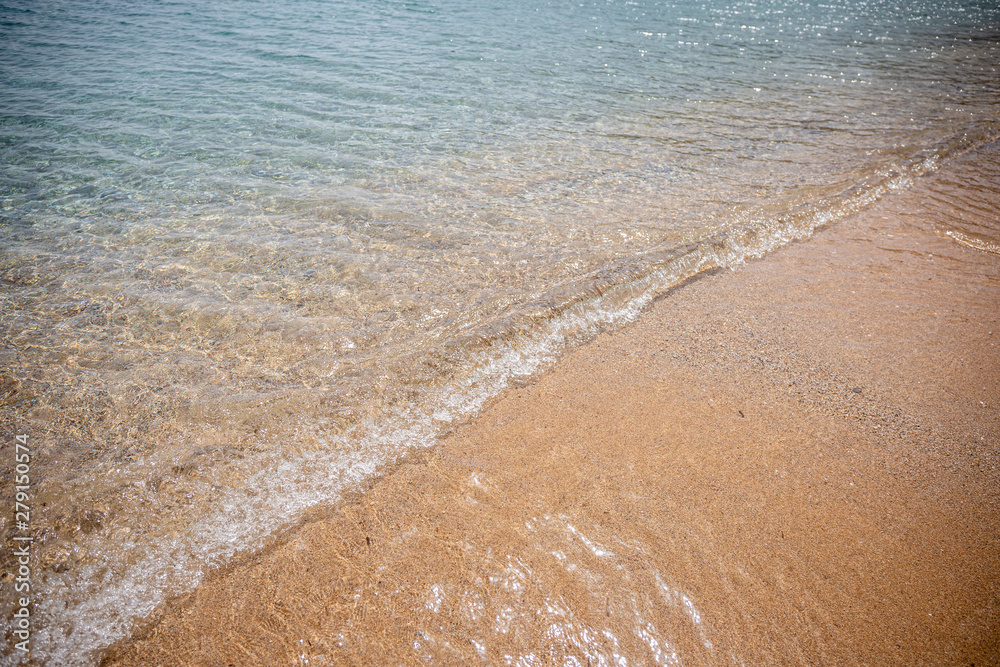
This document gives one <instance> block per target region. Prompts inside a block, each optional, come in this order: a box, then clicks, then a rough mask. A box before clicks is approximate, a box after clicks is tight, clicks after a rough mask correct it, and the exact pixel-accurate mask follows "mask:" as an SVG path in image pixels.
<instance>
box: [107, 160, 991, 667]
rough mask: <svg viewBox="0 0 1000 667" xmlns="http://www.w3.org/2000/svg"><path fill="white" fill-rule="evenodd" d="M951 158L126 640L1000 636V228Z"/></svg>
mask: <svg viewBox="0 0 1000 667" xmlns="http://www.w3.org/2000/svg"><path fill="white" fill-rule="evenodd" d="M996 154H997V152H996V151H994V152H993V153H991V155H993V156H994V157H995V155H996ZM968 159H969V160H972V159H982V155H980V156H979V157H978V158H977V157H976V156H972V157H969V158H968ZM991 159H992V158H991ZM934 178H936V176H933V175H932V176H930V177H927V179H934ZM927 179H925V180H927ZM926 186H927V183H918V184H917V186H916V187H914V188H913V189H911V190H909V191H907V192H903V193H899V194H895V195H891V196H889V197H887V198H886V199H884V200H883V201H881V202H879V203H878V204H876V205H875V206H873V207H872V208H870V209H868V210H866V211H864V212H863V213H861V214H859V215H856V216H854V217H853V218H851V219H849V220H847V221H845V222H842V223H840V224H838V225H836V226H834V227H832V228H830V229H827V230H825V231H822V232H820V233H819V234H817V235H816V236H815V237H814V238H812V239H810V240H809V241H808V242H805V243H796V244H793V245H792V246H789V247H786V248H784V249H782V250H780V251H778V252H776V253H774V254H772V255H771V256H769V257H767V258H765V259H763V260H760V261H757V262H754V263H751V264H749V265H747V266H745V267H743V268H741V269H739V270H737V271H726V272H718V273H715V274H713V275H709V276H706V277H704V278H702V279H700V280H696V281H694V282H692V283H690V284H688V285H685V286H682V287H680V288H678V289H676V290H674V291H673V292H672V293H671V294H669V295H668V296H667V298H663V299H661V300H659V301H658V302H657V303H656V304H654V306H653V307H652V308H650V310H649V311H648V312H647V313H646V314H645V315H644V316H643V317H642V318H641V319H640V321H639V322H637V323H636V324H634V325H631V326H629V327H627V328H625V329H622V330H619V331H616V332H612V333H609V334H604V335H601V336H599V337H598V338H596V339H595V340H593V341H592V342H591V343H590V344H588V345H585V346H583V347H581V348H579V349H576V350H574V351H572V352H571V353H569V354H567V355H566V356H565V357H564V358H563V359H562V360H561V361H560V363H559V364H558V365H557V366H556V368H555V369H554V370H552V371H550V372H548V373H547V374H545V375H543V376H542V377H540V378H539V379H537V381H536V382H534V383H532V384H530V385H528V386H523V387H519V388H516V389H512V390H510V391H509V392H507V393H506V394H505V395H504V396H502V397H501V398H500V399H499V400H497V401H495V402H494V403H493V404H492V405H491V406H489V407H488V409H486V410H485V411H484V412H483V413H482V414H481V415H479V416H478V417H477V418H476V419H475V420H474V421H473V422H471V423H469V424H465V425H462V426H460V427H458V428H456V429H455V430H454V432H452V433H451V434H450V435H448V436H447V437H446V438H444V439H443V440H442V441H441V442H440V443H439V444H438V446H436V447H435V448H434V449H433V450H430V451H426V452H421V453H417V454H414V455H413V456H412V457H411V458H410V459H409V460H407V461H404V462H402V463H401V464H399V465H397V466H395V467H393V468H392V469H391V470H387V471H385V473H384V474H383V475H382V476H381V477H380V478H379V479H378V480H375V481H373V482H372V485H371V488H369V489H367V490H366V491H365V492H364V493H359V494H358V495H356V496H355V497H354V498H352V499H351V500H349V501H348V502H346V503H344V504H343V505H341V506H338V507H334V508H330V509H327V510H324V511H323V512H322V513H321V512H319V511H317V512H315V513H313V515H311V516H310V517H309V519H308V520H306V521H304V522H302V524H300V525H299V526H297V527H295V528H294V529H292V530H290V531H289V532H287V533H286V534H285V535H283V536H282V537H281V538H279V539H276V540H275V542H274V544H272V546H271V547H269V548H268V549H266V550H265V551H263V552H262V553H258V554H254V555H251V556H247V557H245V558H243V559H242V560H240V561H238V562H235V563H232V564H230V566H229V567H228V568H227V569H225V570H222V571H218V572H215V573H213V574H212V575H210V576H209V577H208V578H207V580H206V581H205V582H204V583H203V584H202V585H201V586H200V587H199V588H198V589H197V590H195V591H194V592H193V593H191V594H190V595H188V596H185V597H183V598H180V599H176V600H173V601H171V602H170V603H169V604H168V605H166V606H165V608H163V609H161V610H160V612H158V614H157V615H156V616H155V617H154V618H151V619H148V620H147V622H146V623H145V624H144V626H143V627H142V628H141V629H139V630H138V631H137V632H136V634H135V636H134V637H133V638H132V639H131V640H130V641H128V642H123V643H120V644H118V645H116V646H114V647H113V648H112V649H110V650H109V651H108V653H107V655H106V656H105V662H106V663H107V664H114V665H149V664H157V665H182V664H183V665H230V664H231V665H297V664H310V665H323V664H357V665H389V664H418V663H420V664H456V665H459V664H524V665H529V664H530V665H548V664H560V665H562V664H577V665H586V664H591V665H597V664H614V662H615V660H616V659H624V660H626V661H627V663H628V664H691V665H715V664H718V665H722V664H726V665H732V664H746V665H770V664H837V665H841V664H846V665H850V664H876V665H916V664H954V665H970V664H975V665H987V664H998V663H1000V257H997V256H996V255H993V254H991V253H986V252H981V251H979V250H977V249H976V248H975V247H970V246H968V245H961V244H959V243H956V242H955V241H954V240H953V239H952V238H951V237H949V236H948V235H947V234H946V233H944V232H943V231H941V230H940V229H938V228H935V225H934V223H933V221H927V220H923V221H921V220H920V216H919V215H918V214H919V212H920V210H922V209H921V207H922V206H924V204H925V203H926V202H925V201H924V199H926V198H927V197H929V196H930V195H928V190H927V187H926ZM984 196H986V201H985V204H984V206H983V207H982V211H983V215H984V216H986V217H987V218H989V216H991V215H992V216H993V218H990V219H989V220H986V222H989V223H990V224H995V223H997V220H996V218H997V215H998V214H997V211H1000V198H998V197H997V196H996V192H993V193H992V195H990V194H989V193H987V194H986V195H984ZM990 197H992V198H990ZM922 198H923V199H922ZM994 229H1000V224H995V226H994Z"/></svg>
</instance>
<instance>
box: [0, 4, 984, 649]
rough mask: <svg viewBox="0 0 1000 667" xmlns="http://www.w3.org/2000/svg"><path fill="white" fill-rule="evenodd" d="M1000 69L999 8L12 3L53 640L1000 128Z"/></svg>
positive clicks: (7, 118) (12, 85)
mask: <svg viewBox="0 0 1000 667" xmlns="http://www.w3.org/2000/svg"><path fill="white" fill-rule="evenodd" d="M998 63H1000V10H998V8H997V6H996V4H995V3H994V2H985V1H967V0H955V1H952V2H929V1H924V0H918V1H917V2H906V3H904V2H896V1H895V0H869V1H867V2H864V1H862V2H845V1H841V0H830V1H827V2H790V1H788V0H762V1H758V2H742V1H733V0H729V1H722V2H702V1H692V0H677V1H676V2H666V1H657V0H628V1H625V0H600V1H597V2H595V1H593V0H583V1H580V0H574V1H568V0H510V1H507V2H499V1H487V0H471V1H470V0H406V1H403V0H373V1H370V2H359V1H356V0H302V1H299V2H290V1H284V2H279V1H277V0H260V1H254V0H221V1H218V2H211V3H208V2H195V1H193V0H190V1H185V0H178V1H163V2H156V1H153V0H137V1H132V2H122V1H119V0H104V1H97V2H86V3H84V2H70V1H69V0H46V1H44V2H35V1H27V0H0V278H2V280H0V303H2V313H0V330H2V335H3V340H4V343H5V345H4V346H2V347H0V358H2V362H3V363H2V366H0V397H3V400H2V405H0V426H2V429H0V430H2V431H3V433H4V434H5V435H4V438H5V439H6V440H5V442H6V441H9V438H7V435H9V434H12V433H14V432H15V431H27V432H29V433H31V434H32V438H33V442H34V443H35V445H34V457H35V458H34V462H33V463H32V470H33V476H34V477H33V494H34V496H33V503H34V504H35V507H36V508H37V509H36V512H35V515H34V516H33V524H32V530H33V531H34V533H35V534H36V536H37V539H36V542H35V544H34V547H33V548H34V549H35V555H36V557H37V567H36V570H35V577H36V579H35V581H36V590H35V595H36V599H37V600H38V610H37V614H38V622H39V625H38V626H37V634H36V635H35V638H34V643H35V647H36V654H35V655H36V658H38V659H40V660H44V661H48V662H49V663H50V664H91V663H93V662H94V660H96V659H97V658H96V656H97V655H98V653H97V652H99V651H100V649H102V648H103V647H105V646H107V645H108V644H110V643H111V642H113V641H115V640H116V639H119V638H122V637H124V636H127V634H128V632H129V629H130V628H131V627H132V624H133V623H134V622H135V621H136V620H138V619H141V618H143V617H144V616H146V615H148V614H149V613H151V612H152V610H153V609H155V607H156V606H157V605H158V604H159V603H161V602H162V601H163V600H164V599H165V598H166V597H167V596H169V595H171V594H176V593H179V592H183V591H185V590H189V589H190V588H191V587H193V586H194V585H195V584H196V583H197V582H198V581H199V580H200V578H201V576H202V575H203V574H204V573H205V572H206V571H207V569H208V568H210V567H212V566H216V565H220V564H222V563H225V562H227V560H228V559H230V558H231V557H232V556H233V555H234V554H235V553H238V552H241V551H246V550H252V549H254V548H257V547H259V546H260V545H261V544H262V541H263V540H264V538H266V537H267V536H268V535H269V534H271V533H272V532H273V531H274V530H277V529H279V528H281V527H282V526H285V525H287V524H289V523H290V522H292V521H294V520H296V519H297V518H298V517H300V516H301V515H302V513H303V512H304V511H305V510H306V509H308V508H310V507H313V506H315V505H317V504H322V503H331V502H336V500H337V499H338V498H339V497H341V496H342V494H343V493H344V492H345V491H348V490H351V489H354V488H357V485H358V484H359V483H361V482H363V481H364V480H366V479H369V478H370V477H371V476H372V475H375V474H377V473H378V470H379V469H380V468H381V467H382V466H384V465H385V464H386V463H388V462H391V461H392V460H394V459H395V458H397V457H398V456H399V455H401V454H402V453H405V452H407V451H411V450H413V449H415V448H418V447H425V446H428V445H430V444H432V443H433V442H434V440H435V438H436V437H437V436H438V435H439V434H440V433H442V432H444V431H445V430H446V429H447V428H448V426H449V424H451V423H453V422H454V421H455V420H463V419H466V418H468V417H469V416H471V415H473V414H475V413H476V411H477V410H478V409H479V408H480V407H481V406H482V405H483V403H484V402H485V401H487V400H488V399H490V398H492V397H494V396H496V395H497V394H498V393H499V392H501V391H502V390H503V389H504V388H505V387H506V386H508V385H509V384H510V383H511V382H513V381H515V380H517V379H519V378H524V377H526V376H529V375H531V374H533V373H536V372H539V371H540V370H543V369H544V368H545V367H547V366H548V365H550V364H551V363H552V362H553V360H554V359H555V358H556V357H557V355H558V354H559V353H560V352H561V351H562V350H564V349H566V347H567V346H570V345H573V344H575V343H579V342H581V341H584V340H586V339H587V338H588V337H590V336H592V335H593V334H594V333H595V332H596V331H598V330H600V329H602V328H607V327H611V326H615V325H616V324H619V323H623V322H627V321H629V320H630V319H632V318H634V317H636V316H637V314H638V313H639V311H640V310H641V309H642V308H643V307H644V306H645V305H646V304H647V303H649V302H650V301H651V300H652V299H653V298H655V297H656V296H657V295H658V294H662V293H663V292H664V291H665V290H667V289H669V288H670V287H672V286H674V285H676V284H678V283H679V282H680V281H683V280H684V279H686V278H688V277H690V276H692V275H694V274H695V273H697V272H699V271H704V270H707V269H711V268H714V267H735V266H738V265H739V264H740V263H741V262H743V261H744V260H745V259H747V258H749V257H757V256H760V255H763V254H766V253H767V252H768V251H770V250H771V249H773V248H776V247H778V246H780V245H783V244H785V243H787V242H789V241H790V240H793V239H797V238H805V237H808V236H809V234H810V233H811V232H812V231H813V230H814V229H816V228H817V227H818V226H821V225H825V224H831V223H835V222H836V220H838V219H839V218H841V217H843V216H845V215H848V214H850V213H852V212H854V211H857V210H859V209H860V208H863V207H864V206H866V205H868V204H870V203H871V202H873V201H875V200H876V199H877V198H878V197H880V196H881V195H883V194H884V193H886V192H888V191H890V190H893V189H902V188H906V187H908V186H909V185H910V183H911V182H912V180H913V179H914V178H916V177H918V176H919V175H920V174H923V173H926V172H928V171H931V170H934V169H936V168H937V167H938V166H939V165H940V164H942V163H943V162H946V161H947V160H948V159H950V158H951V157H953V156H955V155H958V154H960V153H961V152H962V151H965V150H967V149H969V148H971V147H974V146H977V145H980V144H982V143H984V142H986V141H989V140H992V139H995V138H996V137H997V136H998V133H1000V106H998V102H1000V75H998V72H997V68H998ZM955 224H956V225H957V224H959V223H957V222H956V223H955ZM956 229H957V228H956ZM957 231H959V232H963V230H961V229H957ZM964 232H968V233H971V232H970V231H969V230H964ZM10 460H13V459H10ZM2 465H3V466H4V468H3V469H4V470H8V469H10V466H9V465H8V463H6V462H5V463H3V464H2ZM8 487H9V488H8ZM3 493H4V494H7V495H9V494H11V493H13V491H12V487H10V485H6V486H5V488H4V490H3ZM5 497H6V496H5ZM5 506H10V504H8V505H5ZM3 521H10V517H5V518H4V519H3ZM4 525H5V527H6V526H8V524H4ZM5 590H6V589H5ZM7 594H8V593H5V595H7ZM3 604H4V605H11V604H13V602H12V600H11V599H8V598H6V597H5V598H4V602H3ZM5 608H6V607H5Z"/></svg>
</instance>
